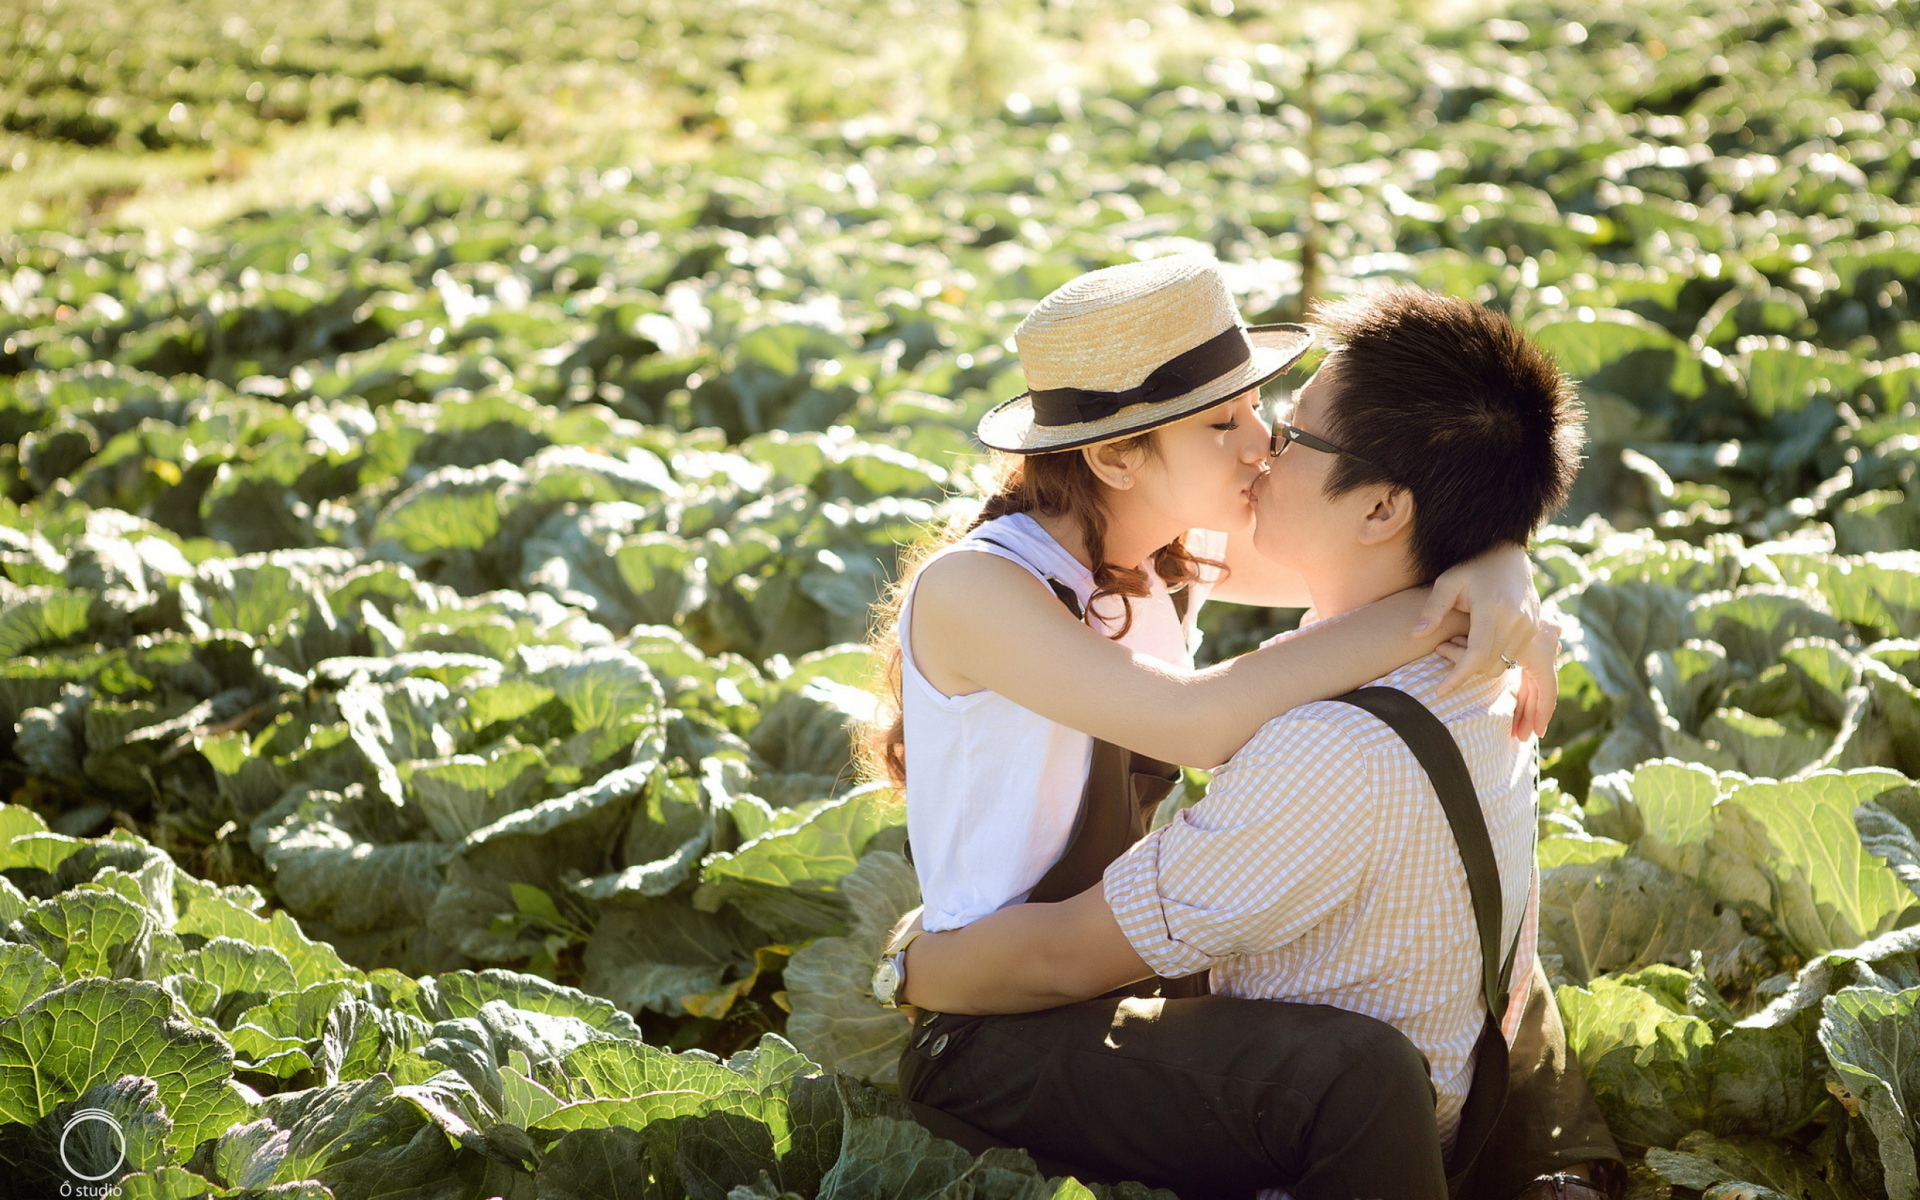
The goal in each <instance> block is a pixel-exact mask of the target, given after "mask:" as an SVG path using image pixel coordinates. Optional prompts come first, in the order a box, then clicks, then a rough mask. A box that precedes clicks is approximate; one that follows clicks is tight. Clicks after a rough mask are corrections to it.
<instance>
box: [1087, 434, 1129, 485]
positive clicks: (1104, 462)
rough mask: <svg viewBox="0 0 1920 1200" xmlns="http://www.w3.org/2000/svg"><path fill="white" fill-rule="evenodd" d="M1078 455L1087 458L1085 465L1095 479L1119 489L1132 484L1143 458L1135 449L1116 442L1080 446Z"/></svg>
mask: <svg viewBox="0 0 1920 1200" xmlns="http://www.w3.org/2000/svg"><path fill="white" fill-rule="evenodd" d="M1080 456H1081V457H1082V458H1084V459H1086V460H1087V466H1088V467H1089V468H1090V469H1091V470H1092V471H1093V474H1094V477H1095V478H1096V479H1098V480H1099V481H1100V482H1101V483H1104V484H1106V485H1107V486H1108V487H1110V488H1114V489H1116V490H1119V491H1125V490H1127V489H1128V488H1131V487H1132V486H1133V481H1134V476H1136V475H1138V474H1139V472H1140V464H1141V463H1142V462H1143V461H1144V460H1145V456H1144V455H1142V454H1141V453H1140V452H1138V451H1137V450H1136V451H1129V450H1124V449H1122V448H1121V447H1120V445H1119V443H1117V442H1101V443H1100V444H1099V445H1096V446H1082V447H1081V448H1080Z"/></svg>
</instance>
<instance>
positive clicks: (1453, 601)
mask: <svg viewBox="0 0 1920 1200" xmlns="http://www.w3.org/2000/svg"><path fill="white" fill-rule="evenodd" d="M1450 608H1457V609H1459V610H1460V611H1461V612H1463V613H1466V614H1467V615H1468V617H1469V618H1470V624H1469V626H1468V629H1467V648H1466V652H1465V653H1463V654H1461V655H1460V657H1459V658H1457V659H1453V658H1452V656H1451V655H1449V656H1448V657H1449V658H1450V659H1452V661H1453V664H1454V666H1453V670H1452V671H1450V672H1448V673H1447V677H1446V679H1444V680H1443V681H1441V684H1440V694H1441V695H1443V696H1444V695H1446V694H1448V693H1450V692H1452V691H1455V690H1456V689H1458V688H1459V687H1460V686H1461V685H1463V684H1465V683H1467V682H1469V681H1471V680H1474V679H1477V678H1479V677H1480V676H1483V675H1490V674H1494V673H1496V672H1498V671H1500V670H1502V669H1504V666H1505V664H1504V663H1503V662H1502V660H1503V659H1506V660H1512V661H1519V659H1520V657H1521V655H1523V654H1526V653H1527V652H1528V648H1529V647H1530V646H1531V645H1532V643H1533V641H1534V639H1535V638H1536V637H1537V636H1538V635H1539V633H1540V597H1539V595H1538V594H1537V593H1535V591H1534V590H1533V564H1532V563H1531V562H1530V561H1528V559H1527V552H1526V550H1525V549H1524V548H1523V547H1520V546H1516V545H1513V544H1511V543H1507V544H1503V545H1500V546H1496V547H1494V548H1493V549H1491V550H1488V551H1487V552H1486V553H1484V554H1481V555H1479V556H1478V557H1476V558H1473V559H1470V560H1469V561H1467V562H1464V563H1461V564H1460V565H1458V566H1456V567H1454V568H1452V569H1451V570H1449V571H1447V572H1445V573H1444V574H1442V575H1441V576H1440V578H1438V579H1436V580H1434V581H1433V593H1432V595H1430V596H1428V597H1427V605H1426V607H1425V608H1424V609H1422V610H1421V613H1420V621H1419V623H1418V624H1417V625H1415V626H1414V627H1413V632H1414V634H1415V635H1416V636H1417V635H1419V634H1421V633H1424V632H1425V631H1426V630H1427V629H1428V628H1429V627H1430V626H1432V625H1433V624H1434V622H1436V621H1438V620H1439V619H1440V618H1441V617H1443V616H1445V615H1446V612H1447V610H1448V609H1450ZM1556 633H1557V631H1556ZM1547 674H1548V676H1549V678H1550V677H1551V676H1552V667H1551V660H1549V666H1548V670H1547ZM1547 711H1548V712H1549V713H1551V712H1552V705H1551V703H1549V704H1548V707H1547Z"/></svg>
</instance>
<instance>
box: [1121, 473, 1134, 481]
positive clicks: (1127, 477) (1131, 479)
mask: <svg viewBox="0 0 1920 1200" xmlns="http://www.w3.org/2000/svg"><path fill="white" fill-rule="evenodd" d="M1120 482H1121V483H1132V482H1133V476H1131V475H1122V476H1121V477H1120Z"/></svg>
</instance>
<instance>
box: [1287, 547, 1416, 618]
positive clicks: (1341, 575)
mask: <svg viewBox="0 0 1920 1200" xmlns="http://www.w3.org/2000/svg"><path fill="white" fill-rule="evenodd" d="M1303 574H1304V575H1305V579H1306V583H1307V594H1308V595H1310V596H1312V597H1313V615H1314V616H1315V617H1317V618H1319V619H1321V620H1326V619H1327V618H1329V617H1337V616H1339V615H1340V614H1342V613H1348V612H1352V611H1353V610H1354V609H1356V608H1362V607H1365V606H1366V605H1369V604H1372V603H1373V602H1374V601H1376V600H1384V599H1386V598H1387V597H1388V596H1391V595H1393V594H1394V593H1395V592H1401V591H1405V590H1406V589H1408V588H1410V587H1412V586H1414V585H1415V584H1416V583H1418V582H1419V580H1418V579H1417V578H1415V576H1414V574H1413V572H1412V571H1409V570H1407V568H1406V567H1405V566H1403V565H1401V564H1400V563H1397V562H1388V561H1385V560H1384V559H1378V558H1372V557H1368V558H1365V559H1362V560H1360V561H1358V562H1354V563H1350V564H1348V565H1347V566H1345V567H1343V568H1341V569H1338V570H1330V571H1316V572H1312V573H1303Z"/></svg>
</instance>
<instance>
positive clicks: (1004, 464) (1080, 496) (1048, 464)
mask: <svg viewBox="0 0 1920 1200" xmlns="http://www.w3.org/2000/svg"><path fill="white" fill-rule="evenodd" d="M1113 445H1114V446H1115V447H1116V448H1117V449H1119V450H1122V451H1134V450H1139V451H1142V452H1144V453H1146V454H1148V455H1149V456H1151V455H1154V454H1156V453H1157V452H1158V445H1157V443H1156V441H1155V438H1154V435H1153V433H1152V432H1151V431H1149V432H1147V433H1142V434H1136V435H1135V436H1133V437H1130V438H1126V439H1123V440H1120V441H1116V442H1114V443H1113ZM998 459H999V469H1000V481H999V486H998V487H997V488H996V489H995V491H994V494H993V495H992V496H991V497H990V498H988V500H987V502H986V504H985V505H984V506H982V507H981V509H980V512H979V515H977V516H975V517H974V518H973V519H972V520H971V521H968V522H967V523H965V524H964V525H963V524H960V523H958V522H955V523H954V524H952V525H950V526H948V527H947V528H946V529H945V530H943V531H942V532H941V533H940V534H938V535H937V536H935V537H933V538H929V539H928V540H926V541H924V542H921V543H919V544H918V545H915V546H913V547H911V548H909V549H907V550H906V551H905V552H904V553H903V554H902V556H901V563H900V577H899V578H898V579H897V580H895V581H894V584H893V586H892V587H890V588H888V589H887V594H886V596H885V597H884V598H883V599H882V600H881V601H880V603H879V604H878V605H877V606H876V607H875V609H874V628H873V634H872V636H871V638H870V639H869V642H868V644H869V645H870V646H872V647H873V649H874V650H875V651H876V653H877V654H878V656H879V659H880V661H881V662H882V663H883V664H885V665H884V669H883V671H882V673H881V676H880V678H879V680H878V681H877V682H878V687H877V688H876V691H877V692H878V694H879V700H880V703H879V706H878V708H877V710H876V712H875V716H874V719H873V721H872V722H871V723H870V724H868V725H867V726H866V728H865V729H863V730H862V731H861V733H860V735H859V736H858V737H857V738H856V752H857V757H858V759H859V763H860V767H861V773H862V775H863V776H864V777H866V778H867V779H873V780H880V779H884V780H887V781H888V782H890V783H891V784H892V785H893V786H894V787H895V788H900V789H904V788H905V787H906V784H907V755H906V719H905V713H904V710H903V708H902V693H901V677H900V671H901V655H900V605H901V602H902V601H903V600H905V599H906V596H907V593H908V591H909V590H910V589H911V588H912V587H913V581H914V580H915V579H917V578H918V577H919V575H920V570H921V568H922V567H924V566H926V564H927V560H928V559H930V558H932V557H933V556H934V555H935V554H937V553H939V552H940V551H941V550H944V549H946V548H947V547H948V546H951V545H952V544H954V543H955V542H957V541H959V540H960V539H961V538H963V537H965V536H966V535H967V534H968V533H970V532H971V531H973V530H974V529H976V528H978V527H979V526H981V525H983V524H985V523H986V522H988V521H991V520H993V519H995V518H996V517H1004V516H1008V515H1010V514H1012V513H1021V512H1024V513H1035V514H1037V515H1040V516H1047V517H1069V518H1071V519H1072V520H1074V521H1075V522H1077V523H1078V524H1079V526H1080V535H1081V537H1082V539H1083V540H1084V541H1085V543H1086V548H1087V557H1088V558H1089V559H1091V560H1092V561H1093V562H1094V563H1095V564H1097V565H1096V566H1095V567H1094V568H1093V595H1092V596H1091V597H1090V598H1089V600H1088V605H1089V607H1091V606H1092V604H1094V603H1097V602H1098V601H1100V600H1101V599H1103V598H1105V597H1107V596H1118V597H1120V603H1121V606H1122V615H1121V619H1120V625H1119V627H1118V628H1117V629H1116V630H1114V632H1113V633H1112V634H1110V635H1108V636H1110V637H1114V638H1119V637H1124V636H1125V635H1126V633H1127V631H1128V630H1129V629H1131V628H1132V627H1133V604H1132V601H1133V600H1134V599H1145V598H1146V597H1147V596H1148V595H1149V594H1150V588H1151V581H1150V580H1149V579H1148V577H1147V573H1146V572H1145V571H1144V570H1142V569H1140V568H1138V567H1123V566H1117V565H1115V564H1113V563H1110V562H1107V561H1106V533H1107V509H1106V501H1105V499H1104V496H1103V494H1102V485H1101V483H1100V479H1099V477H1098V476H1096V475H1095V474H1094V473H1093V468H1092V467H1090V466H1088V465H1087V460H1086V458H1085V456H1083V455H1082V454H1081V453H1080V452H1079V451H1078V450H1059V451H1055V452H1053V453H1051V454H1029V455H1015V454H1003V455H999V456H998ZM1203 566H1205V567H1213V568H1215V569H1217V570H1219V571H1221V572H1224V571H1225V570H1226V564H1225V563H1222V562H1218V561H1216V560H1214V559H1210V558H1198V557H1196V556H1194V555H1193V554H1190V553H1188V551H1187V547H1186V538H1185V535H1182V536H1180V537H1177V538H1175V539H1174V540H1173V541H1171V542H1168V543H1167V544H1166V545H1164V546H1162V547H1160V549H1158V550H1156V551H1154V553H1153V569H1154V573H1155V574H1157V575H1159V576H1160V578H1161V579H1163V580H1165V581H1166V584H1167V586H1168V587H1182V586H1184V585H1186V584H1189V583H1192V582H1194V581H1195V580H1197V579H1198V578H1199V577H1200V568H1201V567H1203Z"/></svg>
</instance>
